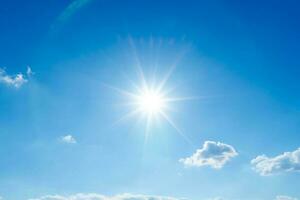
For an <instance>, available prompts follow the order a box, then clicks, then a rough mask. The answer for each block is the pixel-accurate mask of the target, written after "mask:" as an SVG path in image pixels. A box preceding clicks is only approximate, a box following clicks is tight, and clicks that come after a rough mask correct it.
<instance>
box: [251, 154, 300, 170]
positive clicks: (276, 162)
mask: <svg viewBox="0 0 300 200" xmlns="http://www.w3.org/2000/svg"><path fill="white" fill-rule="evenodd" d="M251 164H252V165H253V166H254V167H253V169H254V170H255V171H256V172H257V173H259V174H260V175H262V176H269V175H274V174H279V173H282V172H300V148H298V149H297V150H295V151H293V152H284V153H283V154H281V155H278V156H276V157H273V158H269V157H267V156H266V155H260V156H257V157H256V158H255V159H253V160H251Z"/></svg>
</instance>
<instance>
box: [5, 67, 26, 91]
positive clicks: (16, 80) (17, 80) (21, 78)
mask: <svg viewBox="0 0 300 200" xmlns="http://www.w3.org/2000/svg"><path fill="white" fill-rule="evenodd" d="M0 82H1V83H4V84H6V85H8V86H12V87H15V88H20V87H21V86H22V85H23V84H25V83H27V82H28V80H27V79H26V77H25V75H24V74H22V73H18V74H16V75H9V74H7V73H6V71H5V69H1V68H0Z"/></svg>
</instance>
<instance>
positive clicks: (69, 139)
mask: <svg viewBox="0 0 300 200" xmlns="http://www.w3.org/2000/svg"><path fill="white" fill-rule="evenodd" d="M60 141H62V142H64V143H68V144H76V143H77V141H76V139H75V138H74V137H73V136H72V135H65V136H62V137H61V138H60Z"/></svg>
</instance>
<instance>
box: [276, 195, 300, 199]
mask: <svg viewBox="0 0 300 200" xmlns="http://www.w3.org/2000/svg"><path fill="white" fill-rule="evenodd" d="M275 200H298V199H297V198H293V197H289V196H282V195H280V196H277V197H276V199H275Z"/></svg>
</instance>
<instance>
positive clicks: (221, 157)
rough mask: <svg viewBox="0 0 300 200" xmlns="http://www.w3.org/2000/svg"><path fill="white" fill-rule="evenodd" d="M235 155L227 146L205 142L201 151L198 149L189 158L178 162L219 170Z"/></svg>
mask: <svg viewBox="0 0 300 200" xmlns="http://www.w3.org/2000/svg"><path fill="white" fill-rule="evenodd" d="M237 155H238V153H237V152H236V150H235V149H234V148H233V147H232V146H230V145H228V144H224V143H221V142H214V141H206V142H205V143H204V145H203V147H202V148H201V149H198V150H197V151H196V152H195V153H194V154H193V155H192V156H190V157H187V158H182V159H180V160H179V162H181V163H183V164H184V165H185V166H195V167H202V166H210V167H212V168H214V169H221V168H222V167H223V166H224V165H225V164H226V163H227V162H228V161H229V160H230V159H231V158H233V157H235V156H237Z"/></svg>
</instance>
